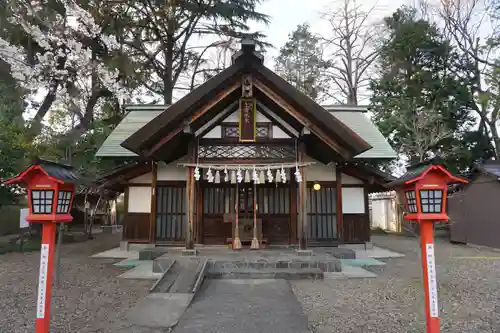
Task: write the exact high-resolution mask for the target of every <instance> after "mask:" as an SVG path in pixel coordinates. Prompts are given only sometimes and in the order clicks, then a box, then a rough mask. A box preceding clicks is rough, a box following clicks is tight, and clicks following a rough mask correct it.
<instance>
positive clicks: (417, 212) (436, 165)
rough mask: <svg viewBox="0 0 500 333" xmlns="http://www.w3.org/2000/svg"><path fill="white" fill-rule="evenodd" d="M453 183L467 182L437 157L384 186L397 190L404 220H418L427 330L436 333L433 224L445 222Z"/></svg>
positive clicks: (437, 306)
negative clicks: (449, 189) (447, 200)
mask: <svg viewBox="0 0 500 333" xmlns="http://www.w3.org/2000/svg"><path fill="white" fill-rule="evenodd" d="M453 183H467V180H465V179H463V178H460V177H456V176H454V175H452V174H451V173H450V172H449V171H448V170H446V168H445V167H444V165H443V162H442V160H441V159H439V158H434V159H432V160H428V161H425V162H422V163H418V164H416V165H413V166H410V167H408V170H407V172H406V173H405V174H404V175H403V176H402V177H401V178H399V179H397V180H395V181H393V182H391V183H389V184H387V185H386V187H388V188H393V189H396V190H398V191H400V192H401V194H402V196H403V199H404V205H405V216H404V218H405V220H408V221H412V222H415V223H418V224H419V227H420V236H421V242H422V245H421V250H422V270H423V272H424V274H423V277H424V289H425V298H426V299H425V306H426V311H425V312H426V320H427V333H438V332H439V330H440V327H439V304H438V294H437V279H436V265H435V260H434V259H435V254H434V224H435V223H436V222H447V221H448V215H447V214H446V196H447V186H448V185H449V184H453Z"/></svg>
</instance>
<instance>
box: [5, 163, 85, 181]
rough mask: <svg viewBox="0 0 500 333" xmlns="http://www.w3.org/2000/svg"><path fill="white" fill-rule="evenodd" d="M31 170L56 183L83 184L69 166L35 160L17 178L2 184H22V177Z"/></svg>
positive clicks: (80, 178)
mask: <svg viewBox="0 0 500 333" xmlns="http://www.w3.org/2000/svg"><path fill="white" fill-rule="evenodd" d="M33 170H39V171H41V172H43V173H45V174H46V175H47V176H48V177H50V178H52V179H53V180H54V181H56V182H58V183H71V184H81V183H84V182H85V181H84V179H82V177H81V176H80V175H79V174H78V173H77V172H76V171H75V170H74V169H73V167H72V166H71V165H67V164H62V163H57V162H52V161H47V160H42V159H35V160H34V161H33V162H32V165H31V166H30V167H28V168H27V169H26V170H24V171H23V172H21V173H19V174H18V175H17V176H15V177H13V178H11V179H8V180H6V181H5V182H4V184H16V183H22V182H24V180H23V178H24V176H25V175H27V174H28V173H29V172H31V171H33Z"/></svg>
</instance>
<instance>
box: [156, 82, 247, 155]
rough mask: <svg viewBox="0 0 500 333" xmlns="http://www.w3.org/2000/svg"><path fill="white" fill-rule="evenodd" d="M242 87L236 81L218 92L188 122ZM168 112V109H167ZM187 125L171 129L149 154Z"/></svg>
mask: <svg viewBox="0 0 500 333" xmlns="http://www.w3.org/2000/svg"><path fill="white" fill-rule="evenodd" d="M240 87H241V82H236V83H234V84H233V85H232V86H230V87H229V88H228V89H226V90H224V91H222V92H220V93H218V94H217V95H216V96H215V97H214V98H213V99H212V100H210V102H208V103H207V104H205V105H204V106H203V107H201V108H200V109H199V110H198V111H197V112H195V114H194V115H192V116H191V117H190V118H189V121H188V123H189V124H191V123H192V122H193V121H195V120H196V119H198V118H199V117H201V116H202V115H203V114H204V113H205V112H207V111H208V110H210V109H211V108H213V107H214V106H215V105H217V104H218V103H219V102H220V101H222V100H223V99H224V98H226V97H227V96H228V95H229V94H231V93H232V92H233V91H235V90H236V89H238V88H240ZM166 112H168V111H166ZM184 127H185V124H183V125H182V126H179V127H177V128H176V129H174V130H173V131H171V132H170V133H169V134H167V135H166V136H164V137H163V138H161V139H160V140H159V141H158V142H157V143H156V144H155V145H154V146H153V148H151V149H150V150H149V151H148V152H147V156H151V155H152V154H153V153H154V152H155V151H157V150H158V149H160V147H161V146H163V145H164V144H165V143H166V142H167V141H168V140H170V139H171V138H172V137H174V136H175V135H177V134H179V133H180V132H182V131H183V129H184Z"/></svg>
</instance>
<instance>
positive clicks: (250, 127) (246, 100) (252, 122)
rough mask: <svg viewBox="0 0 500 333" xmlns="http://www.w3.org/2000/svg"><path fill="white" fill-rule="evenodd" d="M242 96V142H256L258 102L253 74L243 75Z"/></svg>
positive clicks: (240, 128) (240, 122) (240, 126)
mask: <svg viewBox="0 0 500 333" xmlns="http://www.w3.org/2000/svg"><path fill="white" fill-rule="evenodd" d="M241 89H242V93H241V95H242V97H241V98H240V118H239V121H238V123H239V137H240V142H255V141H256V138H257V122H256V121H257V115H256V114H257V104H256V101H255V98H253V84H252V76H251V75H243V77H242V83H241Z"/></svg>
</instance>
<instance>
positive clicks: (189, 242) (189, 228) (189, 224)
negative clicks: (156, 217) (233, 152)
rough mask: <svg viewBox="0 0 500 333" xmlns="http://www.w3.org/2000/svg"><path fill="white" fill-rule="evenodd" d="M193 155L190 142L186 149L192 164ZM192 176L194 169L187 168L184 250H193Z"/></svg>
mask: <svg viewBox="0 0 500 333" xmlns="http://www.w3.org/2000/svg"><path fill="white" fill-rule="evenodd" d="M195 153H196V151H195V149H194V145H193V141H191V143H190V145H189V149H188V157H189V162H194V160H195ZM193 174H194V167H188V168H187V175H186V207H187V210H186V239H185V243H186V250H193V249H194V208H195V204H194V201H195V180H194V177H193Z"/></svg>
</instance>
